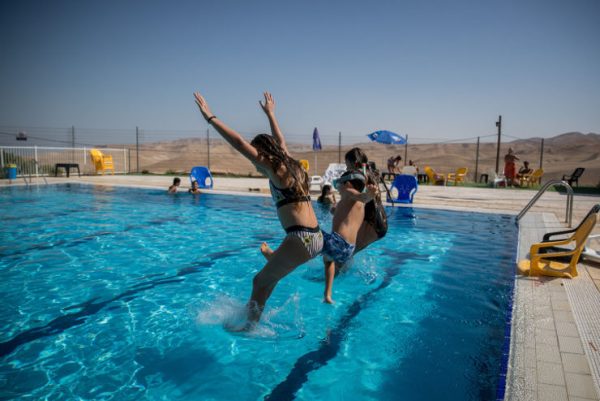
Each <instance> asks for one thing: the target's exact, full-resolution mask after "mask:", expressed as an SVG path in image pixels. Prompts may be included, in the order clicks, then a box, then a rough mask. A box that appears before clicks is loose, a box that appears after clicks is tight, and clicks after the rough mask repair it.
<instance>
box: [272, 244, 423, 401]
mask: <svg viewBox="0 0 600 401" xmlns="http://www.w3.org/2000/svg"><path fill="white" fill-rule="evenodd" d="M385 251H386V252H385V253H386V255H387V256H392V257H393V258H394V259H395V261H397V262H399V263H398V265H397V266H394V267H390V268H386V269H385V274H384V276H383V281H382V282H381V284H379V286H378V287H376V288H373V289H372V290H371V291H369V292H367V293H366V294H363V295H361V296H359V297H358V298H357V299H356V300H355V301H354V302H353V303H352V304H351V305H350V307H349V308H348V310H347V311H346V314H345V315H344V316H342V318H341V319H340V322H339V323H338V325H337V326H336V327H335V328H334V329H333V330H331V331H330V332H329V333H328V334H327V337H325V338H324V339H323V340H321V342H320V345H319V348H318V349H316V350H314V351H310V352H308V353H306V354H304V355H302V356H301V357H300V358H298V360H296V363H295V364H294V367H293V368H292V370H291V371H290V373H289V374H288V375H287V377H286V378H285V380H284V381H282V382H281V383H279V384H278V385H277V386H275V387H274V388H273V390H271V392H270V393H269V394H268V395H266V396H265V398H264V399H265V401H288V400H293V399H295V398H296V393H297V392H298V390H300V389H301V388H302V385H304V383H306V382H307V381H308V374H309V373H310V372H312V371H313V370H317V369H319V368H321V367H322V366H325V365H326V364H327V362H329V361H330V360H331V359H333V358H334V357H335V356H336V355H337V353H338V351H339V350H340V346H341V345H342V342H343V341H344V339H345V338H346V334H347V333H348V329H349V327H350V323H352V320H353V319H354V318H355V317H356V316H357V315H358V314H359V313H360V312H361V310H363V308H364V307H365V306H366V305H367V303H368V302H369V301H371V299H372V298H373V296H374V295H375V294H376V293H377V292H379V291H381V290H383V289H384V288H386V287H387V286H389V285H390V283H391V282H392V279H393V278H394V276H396V275H397V274H398V273H399V272H400V267H401V265H402V264H403V263H405V262H406V261H407V260H409V259H421V260H429V257H427V256H423V255H419V254H416V253H412V252H399V251H393V250H388V249H386V250H385Z"/></svg>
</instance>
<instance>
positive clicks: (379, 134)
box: [367, 130, 406, 145]
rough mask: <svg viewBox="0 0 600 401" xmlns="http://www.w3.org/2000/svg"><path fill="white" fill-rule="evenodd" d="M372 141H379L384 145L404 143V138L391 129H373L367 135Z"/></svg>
mask: <svg viewBox="0 0 600 401" xmlns="http://www.w3.org/2000/svg"><path fill="white" fill-rule="evenodd" d="M367 136H368V137H369V139H370V140H372V141H373V142H379V143H383V144H386V145H404V144H405V143H406V138H405V137H403V136H402V135H398V134H396V133H394V132H392V131H385V130H383V131H375V132H372V133H370V134H369V135H367Z"/></svg>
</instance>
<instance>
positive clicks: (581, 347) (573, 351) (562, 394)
mask: <svg viewBox="0 0 600 401" xmlns="http://www.w3.org/2000/svg"><path fill="white" fill-rule="evenodd" d="M172 179H173V177H172V176H148V175H114V176H83V177H73V176H71V177H70V178H64V177H63V178H61V177H58V178H54V177H49V178H48V179H47V182H48V183H50V184H53V183H67V182H69V183H82V184H96V185H111V186H112V185H114V186H127V187H141V188H152V189H161V190H165V191H166V188H167V187H168V186H169V185H170V184H171V182H172ZM214 181H215V189H214V190H209V191H205V192H214V193H220V194H230V195H233V196H236V195H238V196H239V195H240V194H243V195H246V196H268V181H267V180H266V179H264V178H229V177H215V180H214ZM182 182H183V185H182V188H181V189H182V190H183V191H185V192H187V186H186V185H187V184H188V182H187V180H186V179H182ZM15 185H25V184H24V182H23V180H22V179H21V180H13V183H12V184H9V182H8V180H5V179H0V188H2V187H7V186H15ZM43 185H45V182H44V181H42V180H41V179H37V181H36V180H35V179H34V184H33V185H32V186H33V187H39V188H43ZM535 194H536V192H535V191H526V190H519V189H507V188H498V189H492V188H466V187H444V186H427V185H424V186H420V187H419V191H418V192H417V194H416V196H415V202H414V204H413V205H408V206H406V205H403V207H415V208H435V209H444V210H458V211H470V212H481V213H503V214H511V215H516V214H518V213H519V212H520V211H521V209H522V208H523V207H524V206H525V205H526V204H527V202H528V201H529V200H530V199H531V198H532V197H533V196H534V195H535ZM565 203H566V197H565V195H562V194H560V193H557V192H548V193H545V194H544V195H543V196H542V197H541V198H540V200H539V202H538V203H537V204H536V205H535V206H534V207H533V208H532V209H531V211H530V212H529V213H527V214H526V215H525V217H524V218H523V219H522V220H521V223H520V226H519V248H518V251H517V252H518V254H517V260H520V259H524V258H526V257H527V256H528V253H529V248H530V246H531V244H532V243H535V242H539V241H541V239H542V237H543V235H544V234H545V233H546V232H550V231H558V230H562V229H564V228H565V227H566V224H565V223H564V221H565ZM597 203H600V196H589V195H575V198H574V208H573V226H576V225H577V224H578V222H579V221H581V219H582V218H583V217H584V216H585V215H586V214H587V212H588V211H589V210H590V209H591V207H592V206H593V205H595V204H597ZM593 233H594V234H600V224H599V225H597V226H596V228H595V229H594V232H593ZM594 245H595V246H596V247H599V248H600V244H599V243H598V242H596V243H595V244H594ZM514 267H515V266H514V265H513V266H507V268H510V269H514ZM578 271H579V276H578V277H577V278H575V279H572V280H569V279H559V278H549V277H522V276H516V278H515V287H514V300H513V311H512V321H511V332H510V354H509V356H508V369H507V373H506V391H505V392H504V400H506V401H521V400H523V401H547V400H566V401H585V400H588V401H589V400H598V401H600V265H591V264H584V263H580V264H579V266H578Z"/></svg>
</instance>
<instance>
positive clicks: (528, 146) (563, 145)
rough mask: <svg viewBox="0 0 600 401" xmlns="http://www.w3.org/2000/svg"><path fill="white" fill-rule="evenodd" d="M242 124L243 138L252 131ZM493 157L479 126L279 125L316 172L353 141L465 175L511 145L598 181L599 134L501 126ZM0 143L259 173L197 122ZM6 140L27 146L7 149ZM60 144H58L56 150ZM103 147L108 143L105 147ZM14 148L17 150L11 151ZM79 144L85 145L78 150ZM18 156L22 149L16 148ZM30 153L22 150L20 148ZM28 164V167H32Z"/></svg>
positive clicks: (140, 166) (550, 167)
mask: <svg viewBox="0 0 600 401" xmlns="http://www.w3.org/2000/svg"><path fill="white" fill-rule="evenodd" d="M258 133H260V132H255V133H248V132H242V135H243V136H244V137H245V138H247V139H248V140H251V138H253V137H254V136H255V135H256V134H258ZM501 138H502V143H501V145H500V152H499V155H500V156H499V160H498V161H497V153H498V152H497V134H495V133H494V134H485V135H479V136H472V137H467V138H460V139H448V138H409V142H408V144H406V145H382V144H378V143H372V142H370V141H369V140H368V138H367V137H366V133H365V134H354V133H343V132H322V133H321V143H322V150H320V151H313V150H312V132H310V133H307V134H302V135H299V134H294V133H286V141H287V142H288V148H289V150H290V152H291V154H292V155H293V157H295V158H297V159H305V160H307V161H308V163H309V165H310V167H309V175H323V173H324V172H325V170H326V169H327V167H328V166H329V164H330V163H339V162H343V159H344V154H345V153H346V152H347V151H348V150H350V149H351V148H352V147H354V146H359V147H361V148H363V149H364V150H365V152H366V153H367V155H368V156H369V159H370V160H371V161H374V162H375V163H376V165H377V166H378V167H379V168H380V169H381V170H382V171H387V159H388V158H389V157H392V156H396V155H399V156H401V157H402V161H401V162H400V166H402V165H405V164H408V161H409V160H412V161H413V163H414V164H415V165H416V166H418V167H419V168H420V169H421V171H423V170H424V167H425V166H430V167H432V168H433V169H434V170H435V171H436V172H438V173H444V174H447V173H451V172H454V171H455V170H456V169H458V168H461V167H466V168H468V175H467V177H468V180H469V181H471V182H474V181H475V182H483V181H485V180H486V178H487V179H492V178H493V175H494V173H495V172H496V165H497V164H498V166H499V172H500V174H502V170H503V166H504V162H503V158H504V155H505V154H506V153H507V152H508V149H509V148H512V149H513V151H514V152H515V154H516V155H517V157H519V159H520V160H519V161H518V165H519V166H520V165H522V163H523V162H524V161H529V163H530V167H531V168H533V169H536V168H543V169H544V181H546V180H547V179H553V178H562V176H563V175H565V174H566V175H568V174H571V173H572V172H573V170H574V169H575V168H576V167H584V168H586V172H585V173H584V175H583V176H582V178H581V180H580V183H581V184H582V185H593V186H596V185H599V184H600V182H598V180H599V178H598V177H600V156H599V155H600V135H594V134H590V135H583V134H576V133H572V134H565V135H561V136H557V137H554V138H549V139H544V138H533V139H521V138H519V137H516V136H512V135H509V134H505V133H503V134H502V137H501ZM0 146H4V147H5V148H4V150H3V152H0V153H1V154H0V156H3V157H4V159H5V160H0V163H2V167H4V165H5V164H6V163H8V159H9V158H10V157H11V154H12V155H14V156H19V155H21V154H22V153H23V152H25V153H27V155H31V151H32V149H33V148H34V147H37V151H38V152H39V154H45V155H47V156H46V158H45V159H44V160H43V161H41V162H40V161H39V160H38V162H39V163H41V165H43V166H44V167H43V169H41V167H40V166H39V165H38V171H40V169H41V171H42V172H47V173H48V174H50V173H51V172H52V171H53V167H52V166H53V165H54V164H55V163H64V162H73V163H78V164H80V165H81V166H85V168H83V169H82V172H85V173H86V174H94V173H95V171H94V169H93V164H92V163H91V159H90V156H89V152H88V150H89V149H90V148H98V149H100V150H102V151H106V152H108V153H110V154H112V155H113V158H114V159H115V160H118V171H117V172H121V173H154V174H165V173H167V174H169V173H177V174H185V173H187V172H189V171H190V170H191V169H192V167H194V166H199V165H201V166H207V167H209V168H210V170H211V171H212V172H213V173H214V174H230V175H241V176H259V174H258V172H257V171H256V169H255V168H254V166H253V165H252V164H251V163H250V162H249V161H247V160H246V159H245V158H243V157H242V156H241V155H240V154H239V153H238V152H237V151H235V150H234V149H233V148H232V147H231V146H230V145H229V144H227V143H226V142H225V141H224V140H222V139H221V137H220V136H219V135H218V133H217V132H216V131H215V130H214V129H213V128H212V127H209V128H204V129H199V130H187V131H184V130H154V129H144V128H140V127H136V128H131V129H90V128H76V127H65V128H56V127H6V126H0ZM7 146H9V147H21V148H30V150H22V149H21V150H19V151H18V152H17V151H12V153H11V152H9V151H8V148H6V147H7ZM59 149H60V150H59ZM108 149H110V150H108ZM19 152H21V153H19ZM86 152H87V153H86ZM20 157H24V156H22V155H21V156H20ZM27 157H30V156H27ZM32 168H33V167H32Z"/></svg>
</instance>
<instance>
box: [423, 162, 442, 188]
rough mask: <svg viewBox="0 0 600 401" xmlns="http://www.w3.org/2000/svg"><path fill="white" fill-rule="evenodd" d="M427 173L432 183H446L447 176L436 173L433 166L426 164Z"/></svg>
mask: <svg viewBox="0 0 600 401" xmlns="http://www.w3.org/2000/svg"><path fill="white" fill-rule="evenodd" d="M425 174H427V178H429V183H430V184H434V185H437V184H440V185H446V176H445V175H444V174H438V173H436V172H435V171H434V170H433V169H432V168H431V167H429V166H425Z"/></svg>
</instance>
